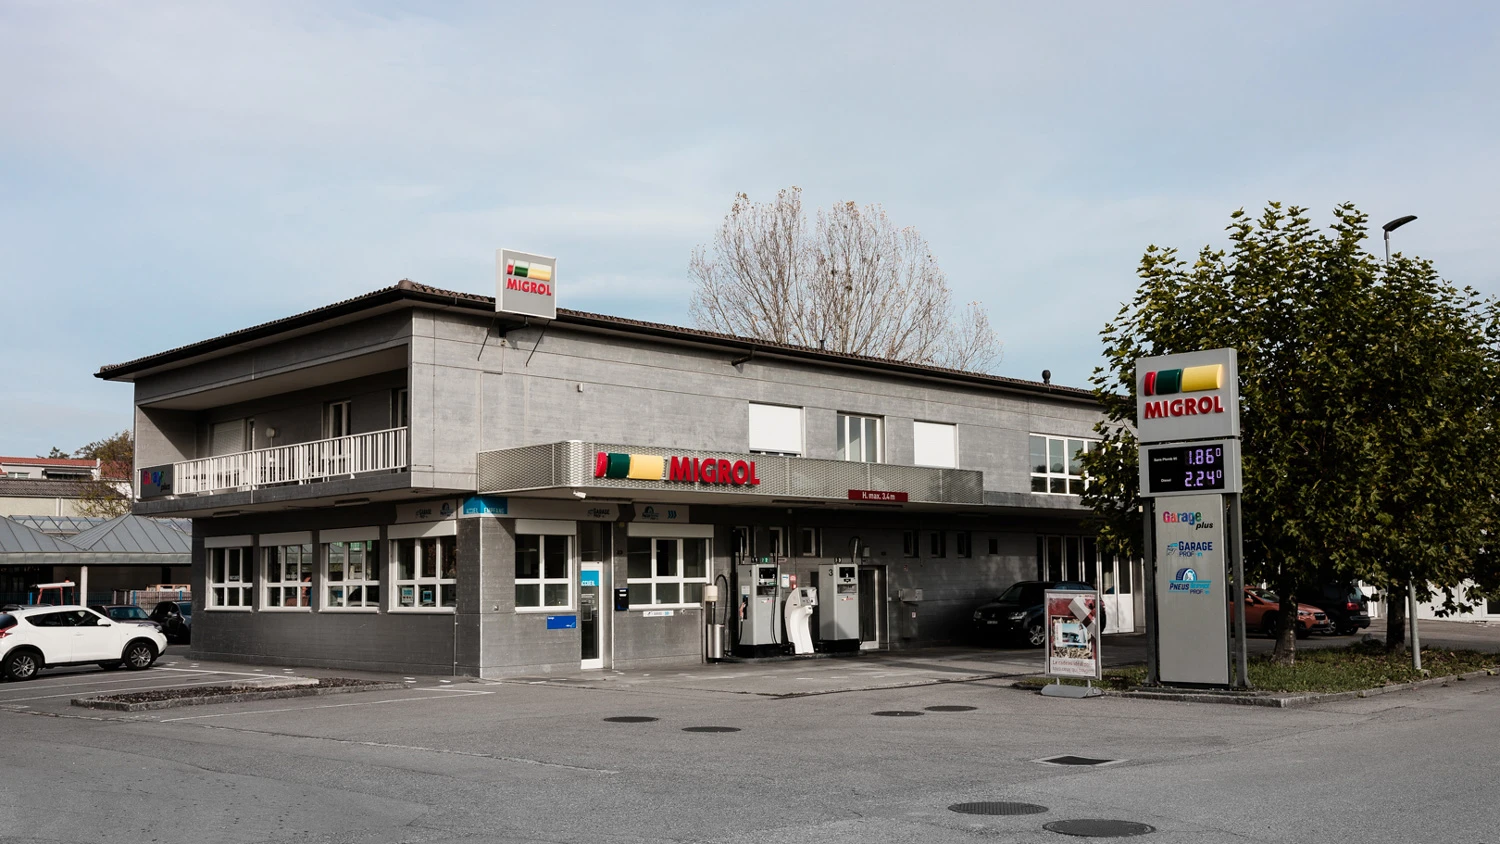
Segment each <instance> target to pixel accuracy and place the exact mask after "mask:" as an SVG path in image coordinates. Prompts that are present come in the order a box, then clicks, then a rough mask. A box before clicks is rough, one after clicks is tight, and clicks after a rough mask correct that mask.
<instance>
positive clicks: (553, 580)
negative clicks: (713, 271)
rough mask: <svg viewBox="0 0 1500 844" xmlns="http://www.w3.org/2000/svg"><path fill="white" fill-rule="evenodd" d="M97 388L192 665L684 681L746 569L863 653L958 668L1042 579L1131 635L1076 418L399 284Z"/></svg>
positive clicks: (1000, 397)
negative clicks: (158, 549) (712, 596)
mask: <svg viewBox="0 0 1500 844" xmlns="http://www.w3.org/2000/svg"><path fill="white" fill-rule="evenodd" d="M98 377H100V378H103V379H106V380H111V381H124V382H130V383H133V384H134V386H135V398H134V410H135V448H136V452H135V453H136V473H135V478H134V482H135V484H136V494H137V497H138V500H137V503H136V505H135V512H136V513H137V514H140V515H149V516H174V517H179V518H191V519H193V524H194V528H193V534H194V536H193V568H192V581H191V583H192V588H193V595H194V603H195V604H196V605H197V606H196V607H195V609H197V611H198V616H197V622H196V623H195V625H194V631H193V633H194V635H193V648H194V653H195V654H197V655H199V656H201V657H204V658H208V657H215V658H226V659H261V660H264V659H270V660H274V661H280V662H283V663H288V664H307V665H323V666H340V667H369V668H386V669H396V670H403V671H424V672H442V673H455V674H469V675H480V676H501V675H506V674H514V673H521V672H530V671H551V670H576V669H578V668H580V667H583V668H601V667H609V666H630V665H649V664H655V663H674V662H675V663H682V662H687V661H694V660H697V659H699V658H700V655H701V644H700V643H701V642H702V641H703V628H704V622H705V610H704V608H703V606H702V603H701V600H702V596H703V595H704V593H705V589H706V587H708V586H710V585H717V586H719V587H720V591H719V596H720V603H719V604H718V606H717V609H716V613H715V615H716V618H715V620H719V619H720V618H722V617H724V616H725V615H728V614H731V613H737V612H739V604H740V603H741V596H742V595H748V590H750V589H751V587H752V584H751V583H749V582H748V574H746V575H745V576H746V581H745V582H741V575H742V574H745V573H746V572H748V571H749V570H748V569H745V570H743V571H742V570H741V569H740V568H739V566H738V565H737V564H745V565H747V566H748V565H751V564H757V563H761V562H762V561H764V563H765V564H766V565H768V566H770V567H772V568H774V569H777V572H778V575H785V579H786V580H787V581H790V579H791V578H792V577H795V578H796V579H797V581H798V583H799V584H801V585H804V586H805V585H808V584H816V583H817V582H818V580H819V577H820V576H823V577H824V578H826V577H827V572H828V567H829V566H837V565H839V564H842V565H844V566H846V567H854V568H856V569H857V570H858V585H859V591H858V610H859V625H858V631H857V635H858V642H857V644H858V646H860V647H864V648H903V647H912V646H917V645H923V644H931V643H939V642H946V641H951V640H953V639H955V638H957V637H958V636H959V635H961V634H962V632H963V631H964V630H966V628H967V627H968V626H969V620H970V616H971V614H972V611H973V608H974V606H975V605H976V604H977V603H980V602H982V601H984V600H987V599H989V598H993V597H994V596H995V595H996V594H998V593H999V592H1000V591H1001V590H1003V589H1004V588H1005V587H1006V586H1008V585H1009V584H1010V583H1012V582H1014V581H1017V580H1023V579H1032V578H1039V577H1044V578H1051V579H1069V580H1088V581H1090V582H1093V583H1096V584H1097V585H1098V586H1099V587H1100V589H1101V591H1103V592H1104V593H1105V600H1106V603H1107V605H1108V617H1109V619H1110V622H1111V626H1112V629H1125V630H1130V629H1134V628H1135V626H1136V622H1135V619H1137V618H1141V616H1142V613H1141V612H1140V610H1139V606H1140V603H1141V602H1140V598H1141V592H1142V590H1141V589H1140V588H1139V587H1140V585H1141V583H1142V580H1141V573H1140V567H1139V563H1133V564H1132V563H1126V562H1124V561H1116V560H1115V559H1113V558H1112V557H1109V556H1108V555H1104V554H1101V553H1100V551H1099V549H1098V547H1097V544H1096V542H1095V539H1094V537H1093V535H1092V533H1091V530H1090V528H1089V526H1088V523H1087V519H1088V516H1089V511H1088V510H1087V509H1086V508H1084V507H1083V506H1082V505H1081V504H1080V502H1079V498H1078V495H1079V493H1080V492H1081V490H1082V487H1083V483H1084V479H1083V477H1082V472H1081V468H1080V464H1079V461H1078V456H1079V455H1080V454H1081V453H1082V452H1083V451H1085V450H1086V449H1088V448H1091V447H1092V442H1093V438H1094V433H1093V427H1094V424H1095V423H1096V422H1097V421H1099V420H1100V419H1101V418H1102V416H1101V412H1100V409H1099V407H1098V405H1097V403H1096V402H1095V400H1094V398H1093V396H1092V395H1091V394H1090V393H1089V392H1088V391H1087V390H1082V389H1076V388H1069V387H1062V386H1058V385H1054V384H1046V383H1039V382H1032V381H1023V380H1018V379H1012V378H1003V377H998V376H990V375H981V374H975V373H965V372H956V371H951V370H944V369H940V368H936V367H931V366H924V365H918V364H909V363H899V362H894V361H889V360H884V359H877V358H869V357H863V356H859V355H847V354H838V353H832V352H826V351H822V350H817V349H808V348H802V347H796V346H788V345H783V344H777V343H770V342H764V341H759V340H753V339H748V338H742V337H732V336H727V335H722V334H715V333H711V332H705V331H698V330H694V329H688V328H681V327H677V326H671V325H663V324H659V323H650V322H642V321H637V320H630V319H622V318H618V317H610V316H602V315H598V314H589V313H583V312H578V311H567V310H561V311H559V312H558V314H557V318H556V319H555V320H553V321H550V322H538V321H536V320H526V319H523V318H521V317H517V316H513V315H508V314H497V313H496V312H495V302H494V300H493V299H491V298H489V297H486V296H475V295H472V294H468V293H461V292H453V291H447V290H439V289H436V288H431V287H426V286H423V285H418V284H413V283H411V282H406V281H403V282H402V283H400V284H398V285H396V286H393V287H388V288H384V289H381V290H377V291H374V292H372V293H369V294H366V295H363V296H359V297H356V298H354V299H350V300H347V301H343V302H339V303H336V304H333V305H329V306H327V307H323V308H318V309H315V310H312V311H308V312H305V313H301V314H297V315H293V316H290V317H286V318H284V319H279V320H276V321H274V322H269V323H265V324H263V325H258V326H253V327H251V328H246V329H243V330H240V331H235V332H233V333H230V334H226V335H223V336H220V337H214V338H210V339H207V340H203V341H201V342H197V343H193V344H191V345H187V346H183V347H181V348H177V349H173V350H170V351H165V352H161V353H158V354H153V355H150V356H148V357H144V358H141V359H138V360H135V361H130V362H128V363H123V364H118V365H111V366H106V367H103V368H102V369H101V370H100V371H99V373H98ZM778 579H780V578H779V577H778ZM823 583H824V585H825V587H826V588H827V592H826V593H825V598H826V599H827V600H834V599H835V598H836V594H835V590H834V585H835V584H833V583H829V582H828V581H827V580H826V579H825V580H824V581H823ZM849 594H850V595H851V596H852V594H853V593H849ZM747 600H748V599H747Z"/></svg>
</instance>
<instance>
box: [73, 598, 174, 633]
mask: <svg viewBox="0 0 1500 844" xmlns="http://www.w3.org/2000/svg"><path fill="white" fill-rule="evenodd" d="M89 609H91V610H93V611H94V612H96V613H98V614H100V615H102V616H104V617H105V618H108V619H110V620H112V621H118V622H121V623H122V624H138V625H140V626H142V627H152V628H155V629H157V630H160V629H161V624H160V623H159V622H157V621H156V620H154V619H152V618H151V616H150V615H149V614H147V612H146V611H145V610H143V609H141V608H140V607H138V606H136V605H135V604H91V605H90V606H89Z"/></svg>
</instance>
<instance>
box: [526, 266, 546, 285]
mask: <svg viewBox="0 0 1500 844" xmlns="http://www.w3.org/2000/svg"><path fill="white" fill-rule="evenodd" d="M526 277H527V278H529V279H531V280H532V281H551V280H552V268H551V267H549V266H547V265H545V264H532V265H531V267H530V268H528V269H527V270H526Z"/></svg>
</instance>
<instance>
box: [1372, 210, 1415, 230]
mask: <svg viewBox="0 0 1500 844" xmlns="http://www.w3.org/2000/svg"><path fill="white" fill-rule="evenodd" d="M1415 219H1417V216H1416V215H1415V214H1407V215H1406V216H1405V217H1397V218H1396V219H1394V220H1392V221H1390V222H1389V223H1386V224H1385V225H1383V226H1381V227H1380V228H1382V229H1384V230H1385V233H1386V234H1390V233H1391V232H1393V231H1395V230H1396V229H1399V228H1401V227H1402V226H1404V225H1406V224H1407V223H1410V222H1411V221H1412V220H1415Z"/></svg>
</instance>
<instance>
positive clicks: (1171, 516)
mask: <svg viewBox="0 0 1500 844" xmlns="http://www.w3.org/2000/svg"><path fill="white" fill-rule="evenodd" d="M1161 521H1162V524H1168V525H1189V526H1191V527H1192V529H1193V530H1208V529H1209V528H1212V527H1213V526H1214V523H1213V522H1205V521H1204V520H1203V514H1202V513H1198V512H1193V513H1162V514H1161Z"/></svg>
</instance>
